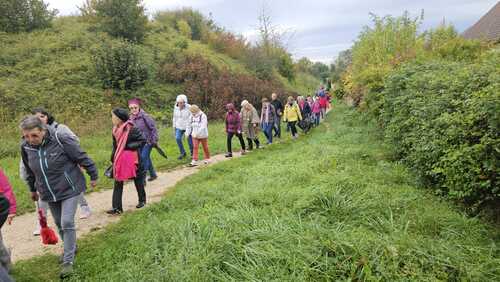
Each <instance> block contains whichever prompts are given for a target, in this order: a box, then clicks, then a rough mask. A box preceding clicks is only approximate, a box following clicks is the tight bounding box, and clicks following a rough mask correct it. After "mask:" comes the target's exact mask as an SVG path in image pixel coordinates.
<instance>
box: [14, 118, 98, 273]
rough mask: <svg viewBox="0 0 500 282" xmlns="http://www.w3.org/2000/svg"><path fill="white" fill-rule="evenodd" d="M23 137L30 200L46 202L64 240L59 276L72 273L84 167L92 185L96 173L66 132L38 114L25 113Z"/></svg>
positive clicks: (91, 163) (85, 155) (92, 164)
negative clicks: (58, 130)
mask: <svg viewBox="0 0 500 282" xmlns="http://www.w3.org/2000/svg"><path fill="white" fill-rule="evenodd" d="M20 128H21V130H22V134H23V136H24V140H23V141H22V144H21V157H22V161H23V163H24V166H25V168H26V173H27V178H26V179H27V183H28V186H29V188H30V191H31V198H32V200H33V201H38V199H39V197H40V198H41V199H42V201H45V202H48V203H49V209H50V211H51V214H52V216H53V218H54V222H55V224H56V226H57V228H58V230H59V234H60V237H61V239H62V240H63V242H64V254H63V257H62V268H61V273H60V276H61V278H65V277H67V276H70V275H71V274H72V273H73V263H74V259H75V252H76V229H75V213H76V207H77V205H78V198H79V196H80V194H81V193H82V192H85V190H86V188H87V184H86V180H85V177H84V176H83V173H82V170H81V169H80V168H83V169H84V170H85V171H86V172H87V174H88V175H89V176H90V184H91V186H92V187H95V186H96V184H97V179H98V173H97V167H96V165H95V163H94V162H93V161H92V159H90V158H89V157H88V156H87V154H86V153H85V152H84V151H83V150H82V149H81V148H80V145H79V144H78V142H76V140H75V139H74V138H72V137H71V136H69V135H68V134H58V133H57V132H56V131H55V130H54V129H52V128H51V127H48V126H46V125H45V124H44V123H43V122H42V121H41V120H40V118H38V117H37V116H34V115H32V116H28V117H26V118H24V119H23V120H22V122H21V124H20Z"/></svg>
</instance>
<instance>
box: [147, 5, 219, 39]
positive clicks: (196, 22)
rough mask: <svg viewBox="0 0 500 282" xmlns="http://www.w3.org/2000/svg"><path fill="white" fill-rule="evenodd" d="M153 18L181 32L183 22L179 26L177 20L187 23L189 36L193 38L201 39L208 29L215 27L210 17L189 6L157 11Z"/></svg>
mask: <svg viewBox="0 0 500 282" xmlns="http://www.w3.org/2000/svg"><path fill="white" fill-rule="evenodd" d="M154 19H155V21H156V22H160V23H162V24H165V25H167V26H170V27H172V28H175V29H176V30H177V31H179V32H181V33H182V31H181V28H182V29H185V28H184V27H182V26H183V24H182V25H181V26H179V25H178V23H179V21H182V22H185V23H187V24H188V25H189V28H190V32H191V34H190V35H189V38H191V39H193V40H202V39H203V38H205V37H206V36H207V33H208V31H210V30H213V29H215V27H214V25H213V22H212V21H211V20H210V19H207V18H205V16H203V14H202V13H200V12H199V11H196V10H193V9H191V8H184V9H181V10H175V11H162V12H159V13H157V14H156V15H155V17H154ZM185 30H186V29H185Z"/></svg>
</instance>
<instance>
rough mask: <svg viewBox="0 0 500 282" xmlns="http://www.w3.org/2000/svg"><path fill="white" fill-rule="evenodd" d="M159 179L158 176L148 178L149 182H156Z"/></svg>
mask: <svg viewBox="0 0 500 282" xmlns="http://www.w3.org/2000/svg"><path fill="white" fill-rule="evenodd" d="M157 178H158V176H156V175H155V176H151V177H150V178H148V182H151V181H155V180H156V179H157Z"/></svg>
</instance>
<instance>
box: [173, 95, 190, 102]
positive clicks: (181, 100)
mask: <svg viewBox="0 0 500 282" xmlns="http://www.w3.org/2000/svg"><path fill="white" fill-rule="evenodd" d="M175 102H176V103H179V102H184V103H186V104H187V102H188V99H187V97H186V95H184V94H180V95H178V96H177V99H175Z"/></svg>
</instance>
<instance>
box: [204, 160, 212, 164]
mask: <svg viewBox="0 0 500 282" xmlns="http://www.w3.org/2000/svg"><path fill="white" fill-rule="evenodd" d="M203 162H204V163H205V164H209V163H210V162H211V161H210V159H207V160H204V161H203Z"/></svg>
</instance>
